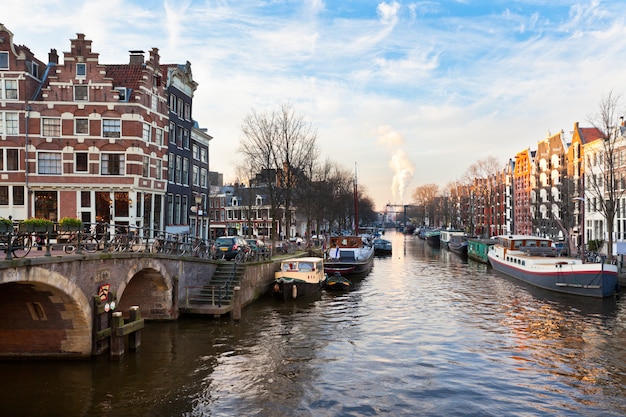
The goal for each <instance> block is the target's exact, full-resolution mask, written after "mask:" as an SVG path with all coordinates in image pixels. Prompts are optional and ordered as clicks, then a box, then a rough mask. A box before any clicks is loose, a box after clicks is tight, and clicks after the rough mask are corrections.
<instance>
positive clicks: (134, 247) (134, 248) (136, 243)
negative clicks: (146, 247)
mask: <svg viewBox="0 0 626 417" xmlns="http://www.w3.org/2000/svg"><path fill="white" fill-rule="evenodd" d="M128 249H129V250H130V251H131V252H141V251H142V250H143V242H142V241H141V238H140V237H139V236H135V237H133V238H132V239H130V242H129V243H128Z"/></svg>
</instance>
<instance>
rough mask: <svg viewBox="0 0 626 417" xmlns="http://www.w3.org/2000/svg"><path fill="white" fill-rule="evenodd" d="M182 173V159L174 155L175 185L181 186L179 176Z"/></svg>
mask: <svg viewBox="0 0 626 417" xmlns="http://www.w3.org/2000/svg"><path fill="white" fill-rule="evenodd" d="M182 173H183V157H182V156H180V155H176V184H181V183H182V181H181V176H182Z"/></svg>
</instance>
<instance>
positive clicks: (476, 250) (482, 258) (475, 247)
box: [467, 238, 498, 265]
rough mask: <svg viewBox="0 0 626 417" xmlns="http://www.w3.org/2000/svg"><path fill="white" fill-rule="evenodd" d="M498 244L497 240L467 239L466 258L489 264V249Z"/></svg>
mask: <svg viewBox="0 0 626 417" xmlns="http://www.w3.org/2000/svg"><path fill="white" fill-rule="evenodd" d="M496 242H498V240H497V239H481V238H468V239H467V257H468V258H470V259H473V260H475V261H477V262H481V263H484V264H487V265H488V264H489V258H488V257H487V254H488V253H489V248H490V247H491V246H493V245H495V244H496Z"/></svg>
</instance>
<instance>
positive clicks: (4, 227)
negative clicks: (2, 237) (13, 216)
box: [0, 217, 13, 233]
mask: <svg viewBox="0 0 626 417" xmlns="http://www.w3.org/2000/svg"><path fill="white" fill-rule="evenodd" d="M12 231H13V222H12V221H11V220H9V219H5V218H1V217H0V233H8V232H12Z"/></svg>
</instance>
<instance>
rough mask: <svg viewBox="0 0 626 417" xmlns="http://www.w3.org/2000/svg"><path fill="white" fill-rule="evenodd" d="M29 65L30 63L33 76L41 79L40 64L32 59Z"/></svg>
mask: <svg viewBox="0 0 626 417" xmlns="http://www.w3.org/2000/svg"><path fill="white" fill-rule="evenodd" d="M29 65H30V73H31V74H32V76H33V77H35V78H37V79H39V64H37V63H36V62H32V61H30V63H29Z"/></svg>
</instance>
